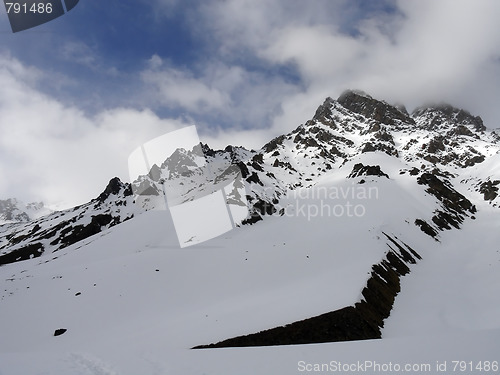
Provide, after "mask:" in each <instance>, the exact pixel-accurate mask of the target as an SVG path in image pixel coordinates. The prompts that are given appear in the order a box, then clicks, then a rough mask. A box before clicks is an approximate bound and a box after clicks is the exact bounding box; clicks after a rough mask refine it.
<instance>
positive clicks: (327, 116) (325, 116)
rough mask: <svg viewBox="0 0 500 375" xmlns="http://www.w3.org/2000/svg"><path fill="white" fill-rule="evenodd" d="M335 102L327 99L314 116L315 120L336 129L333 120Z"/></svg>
mask: <svg viewBox="0 0 500 375" xmlns="http://www.w3.org/2000/svg"><path fill="white" fill-rule="evenodd" d="M334 102H335V101H334V100H333V99H332V98H330V97H328V98H326V99H325V101H324V102H323V104H322V105H320V106H319V107H318V109H317V110H316V113H315V114H314V117H313V120H316V121H318V122H321V123H322V124H324V125H327V126H330V127H335V122H334V121H333V119H332V110H331V108H332V105H333V103H334Z"/></svg>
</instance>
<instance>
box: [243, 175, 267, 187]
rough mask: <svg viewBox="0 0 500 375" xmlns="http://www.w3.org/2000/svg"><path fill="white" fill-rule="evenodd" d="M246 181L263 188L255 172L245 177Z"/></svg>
mask: <svg viewBox="0 0 500 375" xmlns="http://www.w3.org/2000/svg"><path fill="white" fill-rule="evenodd" d="M246 181H247V182H249V183H250V182H253V183H254V184H259V185H262V186H264V184H263V183H262V181H261V180H260V179H259V175H258V174H257V173H255V172H252V174H251V175H250V176H249V177H247V179H246Z"/></svg>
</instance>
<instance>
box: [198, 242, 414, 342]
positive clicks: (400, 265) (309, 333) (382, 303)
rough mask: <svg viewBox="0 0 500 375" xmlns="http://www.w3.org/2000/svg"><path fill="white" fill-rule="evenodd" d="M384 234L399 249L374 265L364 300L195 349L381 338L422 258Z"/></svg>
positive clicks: (392, 251)
mask: <svg viewBox="0 0 500 375" xmlns="http://www.w3.org/2000/svg"><path fill="white" fill-rule="evenodd" d="M384 235H385V236H386V237H387V239H388V240H389V241H390V242H391V243H392V244H393V245H395V246H396V248H397V250H395V249H393V248H392V247H391V245H389V244H387V245H388V246H389V248H390V250H389V251H388V253H387V256H386V258H385V259H383V260H382V261H381V262H380V263H378V264H375V265H374V266H373V267H372V272H371V275H370V278H369V279H368V281H367V283H366V287H365V288H364V289H363V291H362V293H361V294H362V296H363V299H362V300H361V301H359V302H357V303H356V304H355V305H354V306H347V307H344V308H341V309H339V310H335V311H332V312H329V313H326V314H321V315H318V316H315V317H313V318H309V319H304V320H301V321H297V322H294V323H291V324H287V325H285V326H282V327H276V328H272V329H268V330H265V331H261V332H258V333H253V334H250V335H245V336H238V337H234V338H231V339H227V340H224V341H221V342H218V343H215V344H210V345H200V346H196V347H194V348H193V349H207V348H226V347H249V346H274V345H301V344H314V343H324V342H335V341H351V340H366V339H377V338H380V337H381V331H380V328H382V327H383V326H384V320H385V319H386V318H387V317H388V316H389V315H390V312H391V309H392V306H393V304H394V300H395V298H396V295H397V294H398V293H399V292H400V288H401V287H400V278H401V277H402V276H404V275H406V274H408V272H409V271H410V269H409V267H408V264H414V263H416V260H417V259H421V257H420V256H419V255H418V254H417V253H416V252H415V251H414V250H413V249H411V248H410V247H409V246H408V245H406V244H404V243H403V245H404V246H405V247H406V249H404V247H403V246H402V245H400V244H399V243H398V242H397V241H396V240H394V239H393V238H392V237H390V236H388V235H387V234H385V233H384Z"/></svg>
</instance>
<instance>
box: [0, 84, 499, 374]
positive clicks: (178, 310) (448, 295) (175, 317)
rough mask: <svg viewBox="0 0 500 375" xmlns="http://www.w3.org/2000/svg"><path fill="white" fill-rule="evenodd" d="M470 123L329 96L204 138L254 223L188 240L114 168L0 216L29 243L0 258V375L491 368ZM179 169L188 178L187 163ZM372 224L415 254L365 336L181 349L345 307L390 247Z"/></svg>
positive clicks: (480, 179) (486, 169)
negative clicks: (30, 212) (252, 135)
mask: <svg viewBox="0 0 500 375" xmlns="http://www.w3.org/2000/svg"><path fill="white" fill-rule="evenodd" d="M415 119H416V120H415ZM436 119H438V120H436ZM424 120H425V121H424ZM464 124H465V125H464ZM431 125H432V126H431ZM481 125H482V123H481V122H480V121H479V120H478V119H477V118H475V117H471V116H470V115H469V114H467V113H465V112H460V111H458V110H455V109H453V108H448V107H446V108H444V109H441V110H435V109H427V110H425V109H421V110H419V111H417V113H416V114H415V116H414V117H410V115H408V114H407V113H404V111H403V112H402V111H401V110H399V109H396V108H394V107H391V106H389V105H388V104H387V103H384V102H378V101H375V100H374V99H372V98H371V97H369V96H366V95H360V96H356V95H354V96H353V95H351V94H350V93H347V94H346V95H344V96H343V97H341V98H339V100H338V101H333V100H331V99H327V101H325V103H324V104H323V105H322V106H320V108H318V111H317V113H316V115H315V117H314V119H313V120H311V121H310V122H308V123H306V124H305V125H301V126H299V128H297V129H296V130H295V131H294V132H292V133H290V134H289V135H285V136H283V137H278V138H277V139H275V140H273V141H271V142H270V143H268V144H267V145H265V146H264V147H263V149H262V150H259V151H246V150H242V149H236V148H234V149H231V148H228V149H226V150H225V151H217V152H215V151H213V150H210V149H208V148H207V147H205V150H204V151H205V156H207V154H208V157H207V160H209V162H210V160H212V161H213V162H214V163H215V164H214V165H215V166H216V168H214V170H215V171H216V174H219V173H221V175H224V173H225V171H226V170H227V169H228V168H230V167H231V166H234V165H238V166H239V168H240V169H241V171H242V174H243V177H244V178H246V179H247V182H248V190H247V192H248V197H250V198H249V199H250V201H251V202H252V204H254V207H253V210H254V213H257V214H258V217H259V218H260V219H261V220H255V221H252V222H253V224H252V225H242V226H241V227H239V228H237V229H235V230H233V231H231V232H228V233H226V234H224V235H222V236H220V237H217V238H214V239H212V240H210V241H207V242H204V243H201V244H197V245H194V246H191V247H189V248H184V249H180V248H179V243H178V240H177V236H176V233H175V230H174V226H173V222H172V219H171V217H170V214H169V212H168V211H145V210H146V209H147V208H148V207H146V206H145V207H137V206H131V202H132V196H131V194H130V187H129V186H126V185H125V184H123V183H121V182H119V181H116V180H113V181H114V182H113V183H110V185H109V186H108V188H107V189H106V191H107V194H104V193H103V195H101V196H100V197H99V198H97V199H96V200H93V201H92V202H89V204H87V205H84V206H82V207H77V208H75V209H74V210H68V211H67V212H63V213H56V214H53V215H51V216H49V217H47V218H44V219H40V220H39V221H37V222H35V223H33V224H30V225H31V226H30V225H28V224H23V225H11V226H0V228H2V232H1V233H0V234H1V235H2V236H1V238H0V239H1V240H2V241H3V242H0V245H1V246H2V249H3V251H5V252H6V253H5V254H6V255H7V254H8V251H11V249H13V248H14V249H16V246H17V247H19V246H21V245H22V246H28V245H29V244H30V241H34V239H33V238H35V240H36V241H42V243H43V245H44V251H43V252H41V253H40V254H37V255H38V256H37V257H32V258H31V259H30V258H29V257H28V258H26V260H23V261H14V262H9V263H7V264H4V265H2V266H0V333H1V336H0V375H4V374H6V375H7V374H8V375H11V374H28V375H30V374H218V375H219V374H228V375H229V374H277V375H280V374H294V373H297V374H299V373H304V372H305V373H310V372H314V373H318V372H320V373H328V372H340V371H338V370H339V368H338V365H339V362H341V363H344V364H356V366H355V367H356V371H357V372H363V373H381V372H382V373H387V372H390V371H389V370H388V367H387V366H389V364H391V366H394V365H396V364H397V365H399V366H401V367H404V365H414V366H416V367H414V368H406V369H405V371H392V372H410V373H422V372H425V373H438V372H440V373H443V372H445V371H443V370H444V367H443V366H444V365H446V370H447V371H448V372H453V367H454V365H455V366H458V368H457V367H456V368H455V371H454V372H458V371H460V370H461V367H460V366H461V365H462V363H455V364H454V363H453V361H466V362H464V364H465V370H466V371H460V372H462V373H473V372H474V371H472V370H476V372H477V369H476V366H477V365H478V364H481V365H486V362H485V361H490V362H489V365H488V366H490V369H492V367H491V366H492V365H493V362H492V361H499V360H500V358H499V357H498V353H499V350H498V349H499V343H500V318H499V316H500V304H499V303H498V301H497V299H496V296H498V295H499V292H500V290H499V289H500V276H499V275H500V272H499V268H500V253H499V251H500V248H499V243H500V241H499V239H500V237H499V234H498V226H499V224H500V216H499V211H498V199H499V198H498V197H497V196H495V194H494V193H495V189H494V188H495V186H496V185H495V184H494V183H493V182H494V181H497V180H499V179H500V175H499V170H498V163H497V162H498V157H499V155H500V153H499V152H498V150H499V146H498V143H496V142H497V141H496V140H495V136H494V134H492V133H487V132H484V130H482V127H481ZM459 126H463V127H464V128H460V127H459ZM412 127H413V128H412ZM465 128H466V129H469V131H470V132H471V134H472V136H471V135H470V134H469V133H467V130H466V129H465ZM411 129H413V131H412V130H411ZM450 132H452V133H453V134H451V133H450ZM443 134H449V136H448V138H444V139H442V138H440V137H441V136H442V135H443ZM474 134H476V136H474ZM452 141H453V142H456V144H451V142H452ZM363 150H365V151H363ZM478 150H479V151H478ZM478 153H479V154H480V155H483V157H484V160H483V161H479V160H480V159H481V158H482V157H480V155H479V154H478ZM186 155H189V152H187V153H186ZM143 180H144V181H148V180H147V177H144V178H143ZM488 181H491V183H490V184H488ZM148 183H150V184H151V186H156V181H155V180H154V179H152V180H151V181H149V182H148ZM186 183H189V184H191V185H190V186H197V185H198V186H200V191H202V190H203V189H204V187H203V186H201V185H200V183H201V180H200V178H199V176H194V177H193V176H192V175H190V176H187V177H186ZM485 189H487V192H486V193H487V194H486V196H487V197H488V198H492V199H486V197H485V191H486V190H485ZM468 199H470V200H472V202H473V205H472V203H471V202H469V201H468ZM259 202H266V204H269V205H270V207H272V210H268V211H266V209H264V210H261V209H259V204H260V203H259ZM468 204H471V205H472V206H469V205H468ZM264 207H265V206H264ZM440 215H441V216H440ZM255 217H257V216H255ZM443 217H444V218H447V220H448V221H446V220H445V221H443V220H441V219H442V218H443ZM96 218H97V219H96ZM98 218H109V221H108V220H106V222H102V223H101V222H100V219H99V220H98ZM417 219H419V220H421V221H422V222H426V223H427V224H428V226H429V228H431V229H432V231H431V230H427V233H426V231H425V230H423V229H422V227H423V228H425V226H418V225H416V220H417ZM94 224H95V225H94ZM118 224H119V225H118ZM34 225H39V226H40V228H39V229H38V230H36V231H33V228H34ZM90 225H93V226H92V227H91V229H92V231H90V232H89V233H88V234H89V235H88V236H81V237H78V235H79V234H80V233H81V232H82V228H83V229H85V228H87V227H88V226H90ZM447 225H448V226H449V229H446V226H447ZM94 229H95V230H94ZM433 231H434V232H433ZM429 233H431V234H429ZM42 234H43V235H42ZM49 234H50V235H49ZM386 235H388V236H390V237H391V238H393V239H395V240H396V241H399V243H401V244H403V243H404V244H407V245H409V246H411V248H412V249H414V250H415V251H416V252H417V253H418V254H419V255H420V256H421V258H422V259H421V260H419V261H418V262H417V263H416V264H411V265H410V273H409V274H407V275H406V276H404V277H402V278H401V292H400V293H399V294H398V295H397V297H396V300H395V304H394V306H393V309H392V312H391V314H390V316H389V317H388V318H387V319H385V321H384V326H383V330H382V337H383V338H382V340H366V341H356V342H337V343H323V344H310V345H291V346H281V347H280V346H276V347H264V348H261V347H253V348H229V349H202V350H192V349H190V348H192V347H194V346H197V345H203V344H210V343H215V342H220V341H222V340H225V339H228V338H231V337H236V336H241V335H247V334H252V333H255V332H259V331H262V330H266V329H270V328H274V327H278V326H283V325H286V324H290V323H293V322H296V321H299V320H302V319H306V318H310V317H313V316H318V315H320V314H323V313H326V312H330V311H334V310H338V309H341V308H343V307H346V306H352V305H354V304H355V303H357V302H359V301H360V300H362V299H363V298H364V296H363V294H362V292H363V290H364V288H365V286H366V284H367V281H368V280H369V279H370V275H371V272H372V267H373V265H375V264H379V263H380V262H381V261H382V260H383V259H384V257H386V256H387V254H388V251H389V250H390V246H392V247H394V243H392V242H391V241H390V240H389V239H388V237H387V236H386ZM36 236H38V237H36ZM69 236H71V240H66V242H65V239H68V238H69ZM75 236H77V237H76V238H75ZM13 240H15V242H13ZM58 329H66V330H67V331H66V332H65V333H64V334H62V335H60V336H54V332H55V331H56V330H58ZM358 361H360V362H361V363H362V364H363V365H366V364H370V363H371V364H372V365H375V364H377V363H378V364H379V365H386V367H384V368H382V369H378V370H377V368H366V367H364V368H363V367H362V370H360V369H359V368H357V365H358ZM365 361H372V362H366V363H365ZM373 361H376V362H377V363H375V362H373ZM445 361H446V362H445ZM469 362H470V363H471V366H472V365H473V366H474V368H473V369H469V368H468V367H467V366H468V364H469ZM427 365H429V366H430V367H429V368H428V367H426V366H427ZM459 365H460V366H459ZM335 366H337V367H335ZM483 367H484V366H483ZM484 368H485V367H484ZM335 369H336V370H335ZM340 369H341V370H342V372H348V371H346V368H342V367H341V368H340ZM352 369H353V368H352V367H349V368H348V369H347V370H350V371H349V372H356V371H354V370H352ZM319 370H321V371H319ZM400 370H401V369H400ZM410 370H411V371H410ZM427 370H429V371H427ZM469 370H470V371H469ZM488 372H489V373H491V372H493V371H488ZM497 372H498V371H497Z"/></svg>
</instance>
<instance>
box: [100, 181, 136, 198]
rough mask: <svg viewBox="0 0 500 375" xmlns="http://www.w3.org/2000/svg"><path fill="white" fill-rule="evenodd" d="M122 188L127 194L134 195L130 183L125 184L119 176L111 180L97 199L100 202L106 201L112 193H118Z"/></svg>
mask: <svg viewBox="0 0 500 375" xmlns="http://www.w3.org/2000/svg"><path fill="white" fill-rule="evenodd" d="M122 189H124V192H125V196H130V195H132V188H131V186H130V184H124V183H123V182H121V181H120V179H119V178H118V177H114V178H112V179H111V180H109V183H108V186H106V188H105V189H104V191H103V192H102V193H101V194H100V195H99V197H97V200H98V201H99V202H104V201H105V200H106V199H108V198H109V196H110V195H112V194H113V195H117V194H118V193H119V192H120V191H121V190H122Z"/></svg>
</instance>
